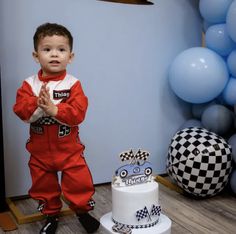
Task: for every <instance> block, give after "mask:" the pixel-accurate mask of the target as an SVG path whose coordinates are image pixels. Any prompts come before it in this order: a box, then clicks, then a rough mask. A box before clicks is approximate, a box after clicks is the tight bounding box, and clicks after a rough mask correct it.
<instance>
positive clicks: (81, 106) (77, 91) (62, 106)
mask: <svg viewBox="0 0 236 234" xmlns="http://www.w3.org/2000/svg"><path fill="white" fill-rule="evenodd" d="M57 107H58V112H57V115H56V116H55V118H56V119H57V120H58V121H60V122H61V123H64V124H66V125H69V126H75V125H78V124H80V123H81V122H82V121H83V120H84V118H85V114H86V110H87V107H88V99H87V97H86V96H85V94H84V92H83V89H82V87H81V84H80V82H79V81H77V82H76V83H75V84H74V85H73V86H72V87H71V89H70V97H69V98H68V99H66V100H65V101H64V102H61V103H59V104H57Z"/></svg>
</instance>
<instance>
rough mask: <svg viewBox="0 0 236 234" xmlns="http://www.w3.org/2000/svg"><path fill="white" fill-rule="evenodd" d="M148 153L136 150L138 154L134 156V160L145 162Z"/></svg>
mask: <svg viewBox="0 0 236 234" xmlns="http://www.w3.org/2000/svg"><path fill="white" fill-rule="evenodd" d="M149 155H150V153H149V152H148V151H144V150H140V149H139V150H138V152H137V153H136V154H135V158H136V159H138V160H144V161H146V160H147V159H148V157H149Z"/></svg>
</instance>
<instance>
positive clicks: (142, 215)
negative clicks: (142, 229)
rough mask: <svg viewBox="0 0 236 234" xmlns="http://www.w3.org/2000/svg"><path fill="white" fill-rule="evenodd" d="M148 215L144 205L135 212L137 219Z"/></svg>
mask: <svg viewBox="0 0 236 234" xmlns="http://www.w3.org/2000/svg"><path fill="white" fill-rule="evenodd" d="M148 216H149V213H148V209H147V207H146V206H145V207H144V209H141V210H138V211H137V212H136V218H137V220H138V221H140V220H141V219H143V218H146V217H148Z"/></svg>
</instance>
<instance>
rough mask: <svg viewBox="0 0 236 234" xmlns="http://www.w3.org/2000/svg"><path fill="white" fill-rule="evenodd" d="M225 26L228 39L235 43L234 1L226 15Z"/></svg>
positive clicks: (235, 10) (235, 18)
mask: <svg viewBox="0 0 236 234" xmlns="http://www.w3.org/2000/svg"><path fill="white" fill-rule="evenodd" d="M226 26H227V30H228V33H229V35H230V37H231V38H232V39H233V40H234V41H235V42H236V1H233V2H232V4H231V5H230V7H229V10H228V12H227V15H226Z"/></svg>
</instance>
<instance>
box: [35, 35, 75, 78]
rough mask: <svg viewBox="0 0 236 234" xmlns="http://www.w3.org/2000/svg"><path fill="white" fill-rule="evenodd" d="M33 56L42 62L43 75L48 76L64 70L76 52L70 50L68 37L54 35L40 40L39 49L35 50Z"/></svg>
mask: <svg viewBox="0 0 236 234" xmlns="http://www.w3.org/2000/svg"><path fill="white" fill-rule="evenodd" d="M33 57H34V59H35V60H36V62H38V63H40V65H41V68H42V70H43V76H48V75H56V74H58V73H60V72H62V71H64V70H65V69H66V67H67V64H68V63H71V61H72V59H73V57H74V54H73V53H72V52H71V51H70V46H69V40H68V38H67V37H64V36H58V35H53V36H46V37H44V38H41V39H40V40H39V43H38V49H37V51H35V52H33Z"/></svg>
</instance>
